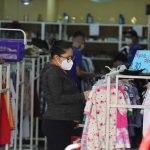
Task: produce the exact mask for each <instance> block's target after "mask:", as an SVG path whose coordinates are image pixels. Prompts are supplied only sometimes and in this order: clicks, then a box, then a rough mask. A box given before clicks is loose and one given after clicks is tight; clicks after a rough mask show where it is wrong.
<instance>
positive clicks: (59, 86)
mask: <svg viewBox="0 0 150 150" xmlns="http://www.w3.org/2000/svg"><path fill="white" fill-rule="evenodd" d="M51 57H52V60H51V62H49V63H47V64H46V65H45V67H44V69H43V70H42V73H41V80H42V89H43V92H44V99H45V101H46V103H47V110H46V112H45V113H44V115H43V122H42V130H43V133H44V135H45V136H46V137H47V150H64V149H65V147H66V146H68V145H69V144H71V134H72V131H73V128H74V125H75V122H77V121H81V120H82V114H83V105H82V103H83V102H84V101H85V100H86V99H87V97H88V93H89V92H88V91H85V92H83V93H79V91H78V89H77V86H76V84H75V82H74V80H73V79H71V78H70V77H69V76H68V74H67V72H66V71H67V70H70V69H71V68H72V65H73V61H72V58H73V53H72V45H68V44H67V43H65V42H64V41H56V42H55V44H54V45H53V47H52V48H51Z"/></svg>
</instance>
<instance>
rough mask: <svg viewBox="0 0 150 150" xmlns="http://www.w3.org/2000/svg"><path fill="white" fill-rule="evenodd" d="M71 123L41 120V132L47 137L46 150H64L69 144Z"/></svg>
mask: <svg viewBox="0 0 150 150" xmlns="http://www.w3.org/2000/svg"><path fill="white" fill-rule="evenodd" d="M73 128H74V122H73V121H61V120H48V119H47V120H46V119H45V120H43V122H42V131H43V134H44V135H45V136H46V137H47V150H64V149H65V147H66V146H68V145H69V144H71V134H72V131H73Z"/></svg>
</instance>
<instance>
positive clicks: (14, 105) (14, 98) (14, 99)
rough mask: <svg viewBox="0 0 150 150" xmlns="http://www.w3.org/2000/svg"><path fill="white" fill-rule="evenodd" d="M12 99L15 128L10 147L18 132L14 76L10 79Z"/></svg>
mask: <svg viewBox="0 0 150 150" xmlns="http://www.w3.org/2000/svg"><path fill="white" fill-rule="evenodd" d="M10 100H11V106H12V114H13V116H12V119H13V120H12V122H13V128H12V129H13V130H11V144H10V147H12V146H13V144H14V139H15V132H17V124H16V122H15V118H16V92H15V86H14V84H13V78H12V79H11V80H10Z"/></svg>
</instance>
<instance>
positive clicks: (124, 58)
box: [113, 52, 127, 62]
mask: <svg viewBox="0 0 150 150" xmlns="http://www.w3.org/2000/svg"><path fill="white" fill-rule="evenodd" d="M113 61H114V62H115V61H122V62H127V56H126V55H125V54H124V53H122V52H120V53H117V54H116V55H115V57H114V59H113Z"/></svg>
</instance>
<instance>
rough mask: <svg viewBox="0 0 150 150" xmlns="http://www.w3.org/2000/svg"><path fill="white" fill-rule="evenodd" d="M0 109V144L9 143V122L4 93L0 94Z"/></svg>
mask: <svg viewBox="0 0 150 150" xmlns="http://www.w3.org/2000/svg"><path fill="white" fill-rule="evenodd" d="M0 101H1V107H0V108H1V109H0V112H1V113H0V145H4V144H9V143H10V123H9V119H8V113H7V107H6V99H5V96H4V94H1V95H0Z"/></svg>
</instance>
